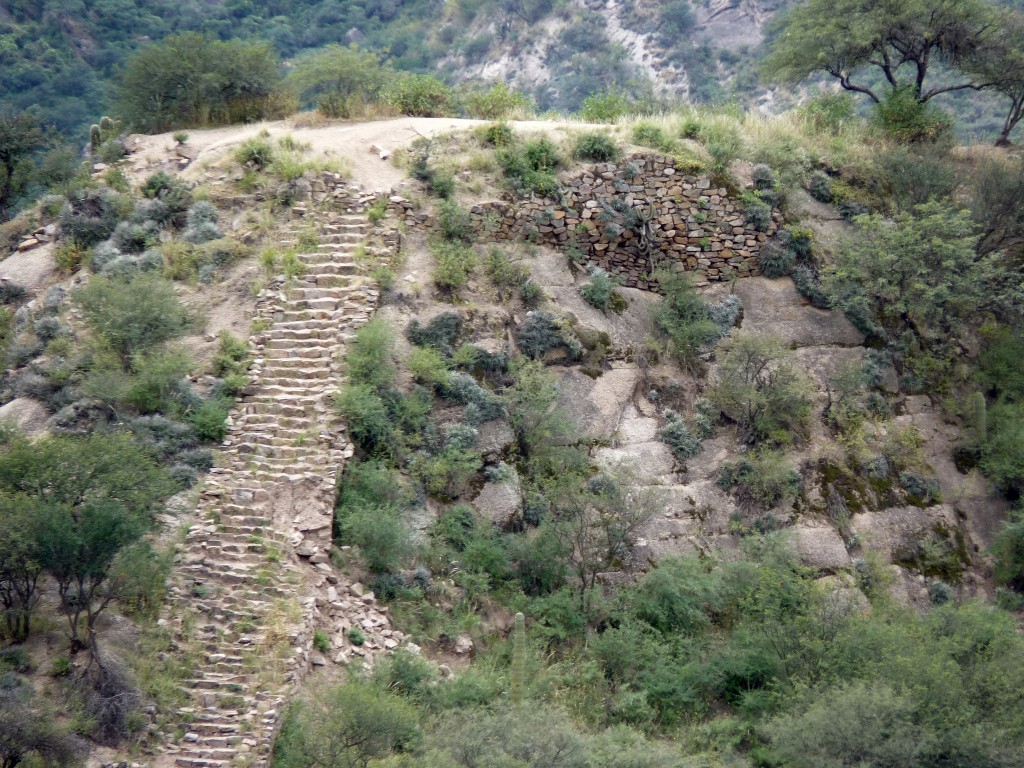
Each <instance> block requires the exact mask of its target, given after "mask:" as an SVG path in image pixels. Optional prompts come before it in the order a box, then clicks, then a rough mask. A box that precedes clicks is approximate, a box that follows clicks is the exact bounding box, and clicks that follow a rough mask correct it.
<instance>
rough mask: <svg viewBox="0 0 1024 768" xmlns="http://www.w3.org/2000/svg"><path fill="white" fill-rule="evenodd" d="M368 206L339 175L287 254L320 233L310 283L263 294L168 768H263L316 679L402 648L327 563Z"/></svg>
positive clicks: (313, 192) (364, 314) (183, 643)
mask: <svg viewBox="0 0 1024 768" xmlns="http://www.w3.org/2000/svg"><path fill="white" fill-rule="evenodd" d="M372 198H373V196H372V195H371V196H365V195H364V196H358V195H355V194H353V192H352V191H351V190H350V189H348V188H347V187H346V186H345V185H344V183H343V182H342V181H341V180H340V178H337V177H334V176H333V174H326V175H325V176H323V177H321V178H318V179H316V180H315V181H313V182H312V183H311V185H310V190H309V195H308V200H307V201H306V202H304V203H301V204H299V205H298V206H297V207H295V208H294V209H293V215H294V217H295V221H293V223H292V225H291V228H290V229H291V232H290V239H285V240H283V242H282V245H284V246H285V247H291V246H294V245H296V244H297V243H298V242H299V233H300V232H305V231H308V229H307V228H308V227H309V226H310V225H313V226H315V228H316V230H317V231H318V236H319V246H318V247H317V249H316V251H315V252H310V253H304V254H300V258H301V260H302V261H303V262H304V263H305V265H306V267H307V269H308V271H307V273H306V274H305V275H304V276H302V277H300V278H296V279H293V280H286V279H285V278H284V277H280V278H277V279H276V280H274V281H273V283H272V284H271V285H270V286H269V287H267V288H266V289H264V290H263V291H262V292H261V293H260V296H259V299H258V304H257V318H258V319H257V323H256V324H255V325H254V328H255V329H257V330H255V331H254V333H253V335H252V338H251V347H252V349H253V351H254V354H255V358H254V360H253V362H252V366H251V368H250V383H249V386H248V387H247V388H246V390H245V395H244V397H243V399H242V400H241V401H240V402H239V404H238V406H237V407H236V408H235V410H234V411H233V412H232V415H231V417H230V420H229V432H228V435H227V437H226V439H225V440H224V445H223V448H222V450H221V451H220V454H219V458H218V461H217V466H216V467H215V468H214V469H213V470H212V471H211V473H210V475H209V477H208V479H207V481H206V483H205V484H204V486H203V488H202V491H201V497H200V504H199V510H198V518H199V521H198V523H197V524H195V525H193V526H192V527H191V528H190V530H189V531H188V534H187V537H186V540H185V545H184V551H183V554H182V556H181V558H180V561H181V562H180V563H179V567H177V568H176V570H175V575H176V579H175V583H174V585H173V586H172V588H171V595H170V597H171V599H170V601H169V606H170V607H169V610H168V616H167V618H165V619H164V621H165V622H167V623H168V624H169V625H170V626H171V628H172V630H173V632H174V636H175V639H176V641H177V644H178V646H179V648H180V649H181V650H182V652H183V653H186V654H190V657H191V658H194V666H195V669H194V673H193V674H192V675H191V679H189V680H188V681H186V682H185V685H186V687H187V688H188V691H189V694H190V696H191V703H190V705H189V706H187V707H185V708H184V709H182V710H181V712H180V715H181V721H180V730H181V733H182V734H183V736H182V738H181V739H180V740H178V741H176V742H174V743H168V744H166V745H165V746H164V750H163V753H162V754H160V755H159V756H158V757H157V759H156V761H155V763H154V765H155V766H156V768H171V767H172V766H174V768H229V766H246V767H247V768H264V767H265V766H266V765H267V764H268V762H269V756H270V751H271V748H272V745H273V739H274V736H275V735H276V732H277V729H278V726H279V723H280V720H281V716H282V714H283V706H284V704H285V703H286V702H287V699H288V696H289V695H290V693H291V692H292V690H293V689H294V687H295V686H296V684H297V683H298V682H299V681H300V680H301V679H302V678H303V676H304V674H305V673H306V672H307V671H308V670H309V669H310V668H311V667H312V666H319V665H329V664H346V663H349V662H350V661H364V660H365V661H367V662H372V660H373V657H374V656H375V655H377V654H380V653H383V652H386V651H389V650H391V649H393V648H396V647H398V645H399V644H400V643H402V642H403V641H404V640H405V638H404V637H403V635H402V634H401V633H399V632H397V631H395V630H392V629H391V625H390V621H389V618H388V614H387V608H386V607H382V606H379V605H378V604H377V602H376V600H375V598H374V595H373V594H372V593H371V592H369V591H368V590H366V589H364V588H363V587H362V586H361V585H360V584H358V583H352V582H351V581H350V580H349V579H347V578H346V577H344V576H343V575H341V574H340V573H339V572H338V571H336V570H335V569H334V567H333V566H332V565H331V562H330V559H329V553H330V547H331V533H332V531H331V529H332V521H333V511H334V499H335V485H336V480H337V476H338V473H339V472H340V470H341V469H342V467H343V465H344V464H345V462H346V460H347V459H348V458H349V457H350V456H351V455H352V445H351V443H350V442H349V441H348V439H347V437H346V434H345V429H344V426H343V425H342V424H341V423H340V422H339V420H338V417H337V416H336V415H335V412H334V410H333V408H332V398H333V396H334V393H335V392H336V391H337V390H338V387H339V386H340V384H341V383H342V361H343V359H344V355H345V345H346V344H347V343H348V342H349V341H350V340H351V339H352V338H353V336H354V334H355V331H356V329H357V328H359V326H361V325H362V324H364V323H365V322H367V321H368V320H369V319H370V317H371V315H372V313H373V311H374V308H375V306H376V303H377V298H378V292H377V289H376V288H375V287H373V286H372V284H371V283H370V282H369V281H368V280H367V279H366V278H365V277H363V276H362V275H360V266H359V264H358V263H357V262H356V260H355V258H354V251H355V248H356V246H357V244H359V243H360V242H361V241H362V240H363V238H364V236H365V231H366V227H367V223H366V219H365V216H364V214H363V208H364V207H365V205H366V204H367V201H368V200H372ZM286 237H287V236H286ZM318 630H319V631H320V632H322V633H324V635H326V639H327V642H328V646H329V648H328V650H327V652H326V653H324V652H322V650H323V637H321V639H320V641H319V642H318V645H319V646H320V647H321V651H316V650H314V648H313V638H314V633H315V632H317V631H318ZM353 640H355V642H353Z"/></svg>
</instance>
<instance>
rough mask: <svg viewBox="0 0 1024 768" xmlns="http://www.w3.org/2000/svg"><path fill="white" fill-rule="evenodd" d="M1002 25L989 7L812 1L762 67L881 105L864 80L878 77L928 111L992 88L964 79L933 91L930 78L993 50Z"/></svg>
mask: <svg viewBox="0 0 1024 768" xmlns="http://www.w3.org/2000/svg"><path fill="white" fill-rule="evenodd" d="M1000 18H1001V16H1000V14H998V13H997V12H996V11H995V10H994V9H993V8H992V6H990V5H988V4H987V3H985V2H984V1H983V0H807V2H804V3H802V4H800V5H797V6H795V7H794V8H792V10H790V11H788V12H787V13H785V14H784V15H783V16H782V17H781V19H780V21H779V23H778V25H777V28H776V34H775V38H774V40H773V41H772V43H771V53H770V54H769V56H768V58H767V59H766V60H765V62H764V65H763V66H764V69H765V71H766V72H767V73H768V74H769V75H771V76H772V77H774V78H776V79H778V80H782V81H785V82H798V81H800V80H803V79H805V78H808V77H813V76H815V75H828V76H830V77H833V78H835V79H836V80H838V81H839V84H840V85H841V86H842V87H843V88H845V89H846V90H848V91H854V92H857V93H863V94H865V95H866V96H868V98H870V99H871V100H872V101H873V102H875V103H876V104H880V103H882V101H883V98H884V96H885V95H886V90H881V89H879V87H878V86H875V85H873V84H872V78H869V77H867V76H866V74H867V72H868V71H869V70H872V69H873V70H875V71H876V72H877V73H878V74H880V75H881V76H882V78H883V86H882V88H883V89H887V90H888V92H895V91H899V90H902V89H910V91H911V92H912V94H913V96H914V98H915V99H916V100H917V101H918V102H919V103H924V102H926V101H928V100H929V99H931V98H933V97H934V96H938V95H939V94H940V93H947V92H949V91H960V90H964V89H968V88H974V89H977V88H981V87H983V86H984V85H986V84H987V81H985V80H984V79H981V78H978V77H971V76H965V77H964V78H963V79H960V80H957V81H954V82H952V83H945V82H942V83H936V84H934V85H930V83H929V81H928V75H929V73H930V72H931V71H932V68H933V65H935V64H936V63H937V62H941V63H944V64H948V65H953V66H959V65H960V64H961V63H962V62H963V61H965V60H966V59H968V58H969V57H970V56H972V55H974V54H975V53H976V52H977V51H979V50H980V49H982V48H983V47H984V46H985V45H988V44H989V42H990V41H991V40H992V39H993V38H994V37H995V36H996V34H997V31H998V28H999V23H1000ZM929 85H930V87H929Z"/></svg>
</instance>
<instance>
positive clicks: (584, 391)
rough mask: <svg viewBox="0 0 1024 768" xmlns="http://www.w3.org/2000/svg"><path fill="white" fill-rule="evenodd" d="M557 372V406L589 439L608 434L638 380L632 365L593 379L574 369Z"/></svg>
mask: <svg viewBox="0 0 1024 768" xmlns="http://www.w3.org/2000/svg"><path fill="white" fill-rule="evenodd" d="M558 373H559V382H558V388H559V401H558V406H559V407H560V408H563V409H565V411H566V413H567V414H568V415H569V416H570V417H571V418H572V419H573V421H574V422H575V423H576V424H578V425H579V427H580V430H581V431H582V432H583V433H584V434H585V435H586V436H587V437H592V438H598V437H604V436H606V435H610V434H612V433H613V432H615V431H616V430H617V429H618V426H619V419H620V417H621V414H622V412H623V409H624V408H625V406H626V405H627V404H628V403H629V401H630V399H631V398H632V396H633V390H634V389H635V388H636V383H637V381H638V380H639V378H640V372H639V371H638V370H637V369H636V367H635V366H631V365H630V366H621V367H618V368H613V369H612V370H610V371H606V372H605V373H604V374H602V375H601V376H599V377H598V378H597V379H592V378H590V377H589V376H587V375H586V374H584V373H581V372H580V371H577V370H576V369H574V368H566V369H563V370H561V371H559V372H558Z"/></svg>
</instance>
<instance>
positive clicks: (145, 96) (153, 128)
mask: <svg viewBox="0 0 1024 768" xmlns="http://www.w3.org/2000/svg"><path fill="white" fill-rule="evenodd" d="M279 80H280V74H279V73H278V69H277V57H276V54H275V52H274V50H273V48H271V46H270V45H269V44H267V43H247V42H243V41H241V40H228V41H226V42H221V41H217V40H212V39H210V38H208V37H206V36H204V35H200V34H199V33H196V32H186V33H183V34H180V35H172V36H170V37H167V38H165V39H164V40H162V41H161V42H159V43H153V44H152V45H149V46H146V47H145V48H143V49H141V50H139V51H138V52H137V53H136V54H135V55H134V56H132V57H131V58H130V59H129V60H128V61H127V62H126V64H125V67H124V70H123V71H122V73H121V77H120V80H119V82H118V85H117V105H118V112H119V114H120V115H121V116H122V117H124V118H126V119H127V120H128V121H129V122H130V123H131V124H132V125H133V126H135V127H136V128H138V129H140V130H144V131H149V132H151V133H155V132H158V131H166V130H170V129H171V128H177V127H187V126H201V125H207V124H209V123H222V122H231V120H233V119H240V120H241V119H246V120H254V119H259V118H261V117H264V116H266V115H267V114H268V113H269V110H270V108H271V106H270V104H271V97H272V95H273V93H274V91H275V89H276V88H277V85H278V82H279Z"/></svg>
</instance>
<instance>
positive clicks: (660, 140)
mask: <svg viewBox="0 0 1024 768" xmlns="http://www.w3.org/2000/svg"><path fill="white" fill-rule="evenodd" d="M632 138H633V143H634V144H639V145H640V146H642V147H651V148H653V149H660V150H663V151H666V152H667V151H669V150H671V149H672V147H673V145H674V144H675V142H673V141H672V139H671V138H670V137H669V136H667V135H666V134H665V131H664V130H663V129H662V128H661V127H660V126H658V125H655V124H654V123H637V124H636V125H635V126H633V133H632Z"/></svg>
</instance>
